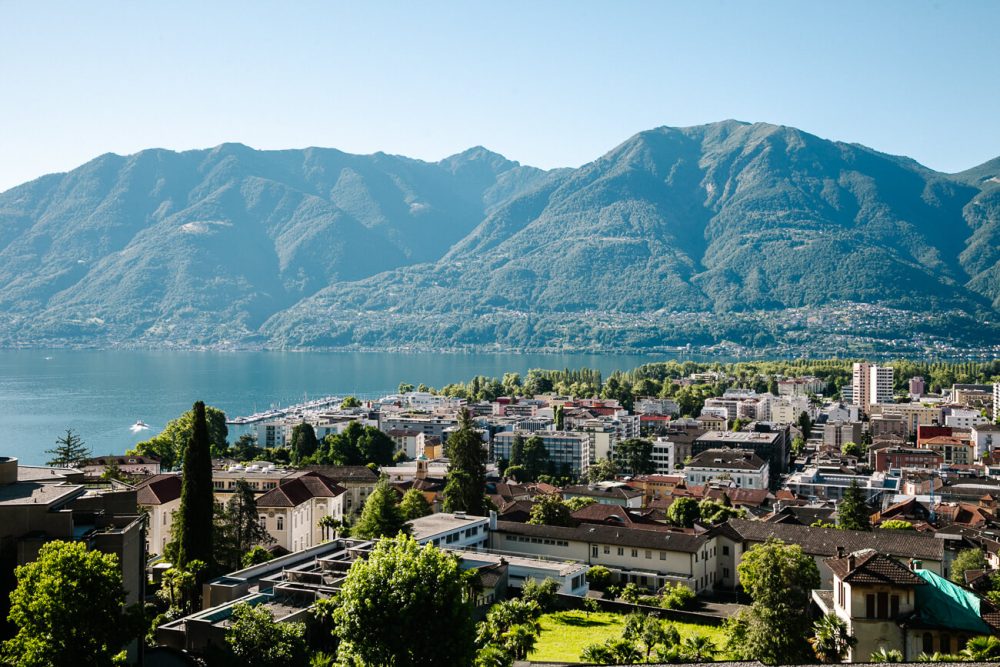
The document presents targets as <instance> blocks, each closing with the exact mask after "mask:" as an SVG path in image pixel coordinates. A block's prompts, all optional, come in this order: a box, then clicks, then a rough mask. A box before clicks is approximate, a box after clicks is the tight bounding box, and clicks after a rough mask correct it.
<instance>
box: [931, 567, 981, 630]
mask: <svg viewBox="0 0 1000 667" xmlns="http://www.w3.org/2000/svg"><path fill="white" fill-rule="evenodd" d="M914 573H915V574H916V575H917V576H918V577H920V578H921V579H923V580H924V581H926V582H927V586H917V587H916V588H915V590H916V594H917V599H916V602H917V609H918V610H919V611H918V612H917V615H918V617H919V619H920V621H922V622H923V623H926V624H928V625H933V626H940V627H942V628H949V629H953V630H966V631H968V632H975V633H979V634H989V633H990V628H989V626H988V625H986V623H985V622H984V621H983V618H982V615H981V613H980V611H979V598H978V597H977V596H976V595H975V594H974V593H971V592H969V591H967V590H965V589H964V588H962V587H961V586H956V585H955V584H953V583H951V582H950V581H948V580H947V579H944V578H942V577H939V576H938V575H936V574H934V573H933V572H931V571H930V570H914Z"/></svg>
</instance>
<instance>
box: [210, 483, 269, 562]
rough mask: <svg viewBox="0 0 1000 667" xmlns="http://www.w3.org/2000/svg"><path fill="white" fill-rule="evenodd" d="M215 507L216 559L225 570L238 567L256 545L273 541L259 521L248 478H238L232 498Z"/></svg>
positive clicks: (255, 500)
mask: <svg viewBox="0 0 1000 667" xmlns="http://www.w3.org/2000/svg"><path fill="white" fill-rule="evenodd" d="M215 507H216V512H215V517H216V518H215V539H214V541H213V542H214V544H215V562H216V563H218V565H219V567H221V568H222V569H225V570H237V569H239V568H240V567H241V566H242V563H243V557H244V556H245V555H246V554H247V552H249V551H250V550H251V549H252V548H253V547H255V546H258V545H269V544H273V543H274V541H275V540H274V538H273V537H272V536H271V534H270V533H269V532H267V530H266V529H265V528H264V526H262V525H261V523H260V515H259V514H258V513H257V499H256V497H255V496H254V492H253V489H252V488H250V484H249V483H248V482H247V481H246V480H243V479H241V480H238V481H237V482H236V488H235V489H234V490H233V495H232V497H231V498H229V500H227V501H226V502H225V504H222V503H218V504H216V506H215Z"/></svg>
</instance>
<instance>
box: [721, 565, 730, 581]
mask: <svg viewBox="0 0 1000 667" xmlns="http://www.w3.org/2000/svg"><path fill="white" fill-rule="evenodd" d="M722 576H723V578H725V579H728V578H729V568H728V567H724V568H722Z"/></svg>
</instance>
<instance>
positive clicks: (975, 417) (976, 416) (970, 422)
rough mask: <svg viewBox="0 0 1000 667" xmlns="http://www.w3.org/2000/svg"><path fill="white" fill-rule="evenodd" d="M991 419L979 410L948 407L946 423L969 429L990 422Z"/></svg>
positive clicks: (946, 424) (953, 426)
mask: <svg viewBox="0 0 1000 667" xmlns="http://www.w3.org/2000/svg"><path fill="white" fill-rule="evenodd" d="M989 423H990V420H988V419H987V418H986V417H984V416H983V413H982V412H980V411H979V410H964V409H961V408H946V409H945V416H944V425H945V426H951V427H952V428H963V429H969V428H972V427H973V426H978V425H980V424H989Z"/></svg>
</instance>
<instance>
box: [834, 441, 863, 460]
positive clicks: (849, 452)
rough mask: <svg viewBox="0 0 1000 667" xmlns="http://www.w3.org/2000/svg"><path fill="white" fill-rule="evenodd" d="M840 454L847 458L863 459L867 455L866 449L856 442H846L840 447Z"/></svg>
mask: <svg viewBox="0 0 1000 667" xmlns="http://www.w3.org/2000/svg"><path fill="white" fill-rule="evenodd" d="M840 453H841V454H844V455H845V456H857V457H861V456H863V455H864V453H865V448H864V447H862V446H861V445H859V444H858V443H856V442H845V443H844V444H843V445H841V446H840Z"/></svg>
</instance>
